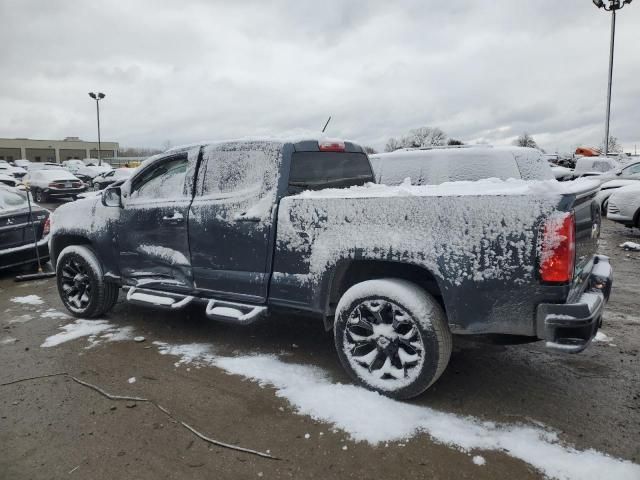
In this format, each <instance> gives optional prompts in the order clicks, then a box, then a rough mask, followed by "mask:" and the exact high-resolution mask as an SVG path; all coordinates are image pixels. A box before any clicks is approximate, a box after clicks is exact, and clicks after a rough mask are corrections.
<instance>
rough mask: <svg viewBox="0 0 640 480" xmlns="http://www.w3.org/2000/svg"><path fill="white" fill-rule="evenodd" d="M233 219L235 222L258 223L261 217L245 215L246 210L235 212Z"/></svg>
mask: <svg viewBox="0 0 640 480" xmlns="http://www.w3.org/2000/svg"><path fill="white" fill-rule="evenodd" d="M233 219H234V220H235V221H236V222H253V223H258V222H259V221H260V220H261V218H260V217H258V216H256V215H247V212H242V213H239V214H236V215H235V216H234V217H233Z"/></svg>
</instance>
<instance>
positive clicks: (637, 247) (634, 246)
mask: <svg viewBox="0 0 640 480" xmlns="http://www.w3.org/2000/svg"><path fill="white" fill-rule="evenodd" d="M620 246H621V247H622V248H624V249H625V250H633V251H636V252H640V243H635V242H624V243H623V244H621V245H620Z"/></svg>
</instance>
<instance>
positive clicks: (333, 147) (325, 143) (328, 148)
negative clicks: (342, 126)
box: [318, 139, 344, 152]
mask: <svg viewBox="0 0 640 480" xmlns="http://www.w3.org/2000/svg"><path fill="white" fill-rule="evenodd" d="M318 148H319V149H320V151H321V152H344V142H343V141H342V140H328V139H326V140H319V141H318Z"/></svg>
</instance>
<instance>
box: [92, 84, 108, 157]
mask: <svg viewBox="0 0 640 480" xmlns="http://www.w3.org/2000/svg"><path fill="white" fill-rule="evenodd" d="M89 96H90V97H91V98H93V99H94V100H95V101H96V115H97V116H98V165H99V166H102V158H101V157H100V153H101V152H100V150H102V147H101V145H100V100H102V99H103V98H104V97H105V95H104V93H100V92H98V93H93V92H89Z"/></svg>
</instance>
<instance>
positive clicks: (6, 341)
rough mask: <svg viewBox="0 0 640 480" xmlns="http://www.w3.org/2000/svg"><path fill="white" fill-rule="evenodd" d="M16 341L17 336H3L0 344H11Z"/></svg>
mask: <svg viewBox="0 0 640 480" xmlns="http://www.w3.org/2000/svg"><path fill="white" fill-rule="evenodd" d="M17 341H18V339H17V338H13V337H4V338H3V339H2V340H0V345H11V344H12V343H16V342H17Z"/></svg>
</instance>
